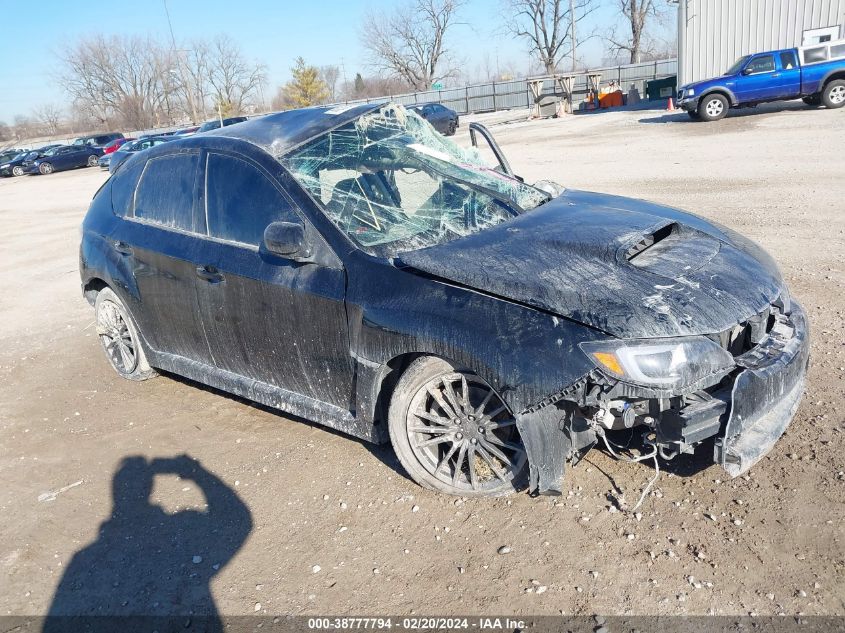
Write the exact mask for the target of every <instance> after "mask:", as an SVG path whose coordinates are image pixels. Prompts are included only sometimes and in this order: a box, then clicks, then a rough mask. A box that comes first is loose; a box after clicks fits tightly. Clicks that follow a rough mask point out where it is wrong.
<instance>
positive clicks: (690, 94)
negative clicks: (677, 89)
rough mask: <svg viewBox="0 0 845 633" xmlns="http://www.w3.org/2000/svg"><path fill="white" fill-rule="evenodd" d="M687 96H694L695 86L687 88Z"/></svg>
mask: <svg viewBox="0 0 845 633" xmlns="http://www.w3.org/2000/svg"><path fill="white" fill-rule="evenodd" d="M687 96H688V97H694V96H695V88H687Z"/></svg>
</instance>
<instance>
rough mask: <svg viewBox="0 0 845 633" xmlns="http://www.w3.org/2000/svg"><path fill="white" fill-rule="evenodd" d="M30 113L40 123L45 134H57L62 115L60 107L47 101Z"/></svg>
mask: <svg viewBox="0 0 845 633" xmlns="http://www.w3.org/2000/svg"><path fill="white" fill-rule="evenodd" d="M32 114H33V116H34V117H35V118H36V119H37V120H38V121H39V123H41V125H42V126H43V127H44V131H45V132H46V133H47V134H58V132H59V129H60V127H61V125H62V118H63V116H64V113H63V112H62V109H61V108H60V107H58V106H57V105H55V104H52V103H47V104H45V105H43V106H41V107H40V108H36V109H35V110H34V111H33V113H32Z"/></svg>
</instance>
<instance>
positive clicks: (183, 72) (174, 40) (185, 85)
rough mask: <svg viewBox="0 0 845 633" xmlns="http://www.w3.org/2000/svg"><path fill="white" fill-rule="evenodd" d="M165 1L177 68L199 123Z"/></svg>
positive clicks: (190, 105) (192, 121)
mask: <svg viewBox="0 0 845 633" xmlns="http://www.w3.org/2000/svg"><path fill="white" fill-rule="evenodd" d="M162 2H163V3H164V13H165V14H166V15H167V26H168V28H169V29H170V41H171V42H172V44H173V54H174V55H175V56H176V68H177V69H178V70H179V78H180V79H181V80H182V86H183V87H184V88H185V98H186V99H187V100H188V107H189V108H190V109H191V123H193V124H194V125H196V123H197V106H196V104H195V103H194V95H193V89H192V88H191V86H189V85H188V82H187V80H186V79H185V69H184V67H183V66H182V56H181V55H180V53H181V52H182V51H178V50H176V36H175V35H173V24H172V23H171V22H170V11H169V10H168V8H167V0H162Z"/></svg>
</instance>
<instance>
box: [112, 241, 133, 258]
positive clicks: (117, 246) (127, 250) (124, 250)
mask: <svg viewBox="0 0 845 633" xmlns="http://www.w3.org/2000/svg"><path fill="white" fill-rule="evenodd" d="M114 250H116V251H117V252H118V253H120V254H121V255H131V254H132V247H131V246H129V244H127V243H126V242H122V241H120V240H118V241H116V242H115V243H114Z"/></svg>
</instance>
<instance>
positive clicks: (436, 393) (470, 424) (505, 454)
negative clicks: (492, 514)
mask: <svg viewBox="0 0 845 633" xmlns="http://www.w3.org/2000/svg"><path fill="white" fill-rule="evenodd" d="M388 430H389V432H390V441H391V443H392V444H393V448H394V450H395V451H396V456H397V457H398V458H399V461H400V462H401V464H402V466H403V467H404V468H405V470H406V471H407V473H408V474H409V475H410V476H411V478H412V479H413V480H414V481H416V482H417V483H418V484H420V485H421V486H423V487H424V488H429V489H431V490H437V491H440V492H445V493H448V494H453V495H460V496H464V497H494V496H501V495H506V494H509V493H512V492H514V491H515V490H517V489H518V488H520V487H522V486H523V485H524V479H525V474H526V471H527V465H528V464H527V459H526V454H525V449H524V448H523V445H522V441H521V440H520V439H519V433H518V431H517V428H516V421H515V418H514V416H513V414H512V413H511V412H510V410H509V409H508V407H507V405H506V404H505V403H504V402H503V401H502V399H501V398H500V397H499V395H498V394H497V393H496V391H495V390H494V389H493V388H492V387H491V386H490V385H488V384H487V383H486V382H485V381H484V380H483V379H482V378H481V377H480V376H478V375H476V374H474V373H472V372H470V371H468V370H466V369H459V368H457V367H455V366H454V365H452V364H451V363H448V362H447V361H445V360H443V359H440V358H432V357H423V358H418V359H417V360H415V361H414V362H413V363H412V364H411V365H410V367H408V369H407V371H406V372H405V373H404V374H403V375H402V377H401V378H400V379H399V382H398V383H397V385H396V389H395V391H394V393H393V398H392V399H391V402H390V410H389V413H388Z"/></svg>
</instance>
